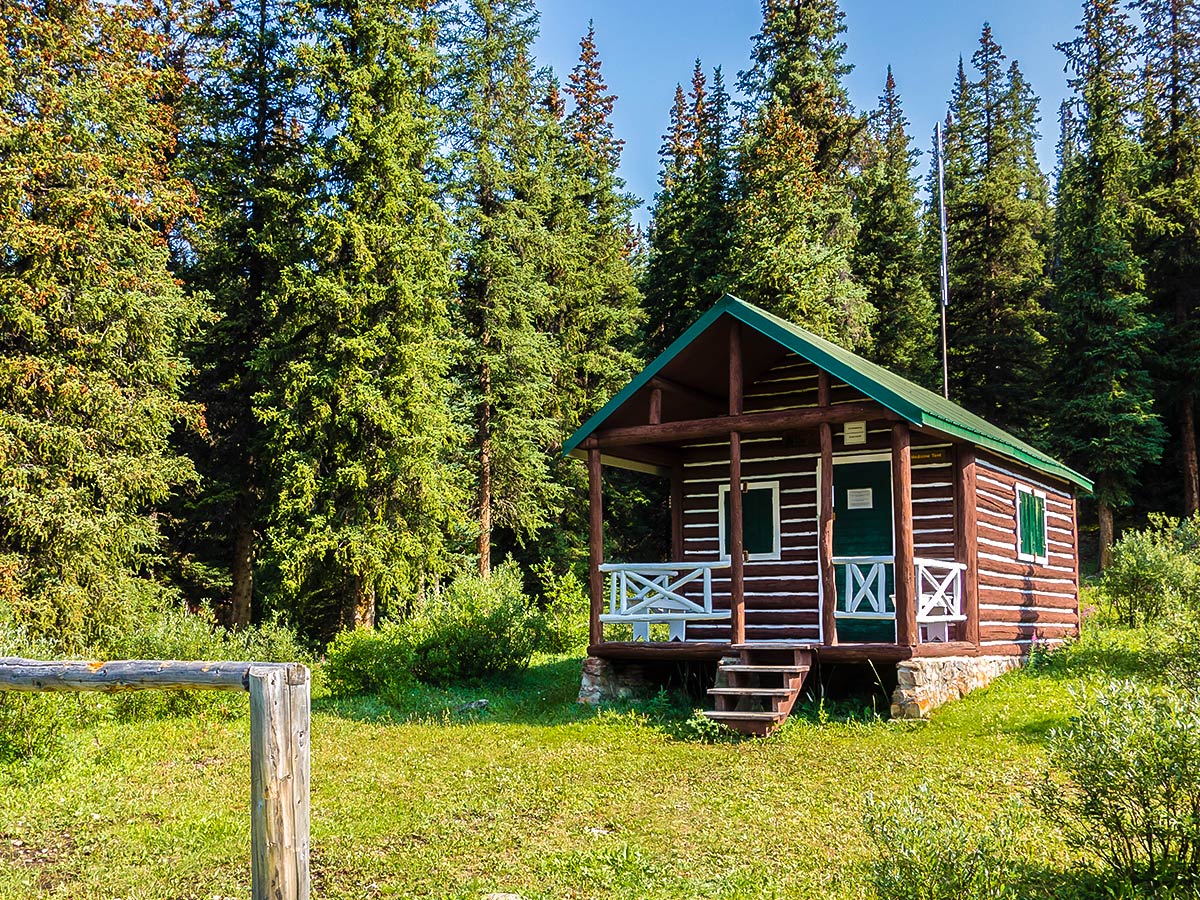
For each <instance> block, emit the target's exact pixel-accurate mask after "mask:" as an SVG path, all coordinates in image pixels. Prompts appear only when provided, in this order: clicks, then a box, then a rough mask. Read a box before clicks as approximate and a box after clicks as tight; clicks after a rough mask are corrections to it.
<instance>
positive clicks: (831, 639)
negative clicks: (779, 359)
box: [817, 369, 838, 645]
mask: <svg viewBox="0 0 1200 900" xmlns="http://www.w3.org/2000/svg"><path fill="white" fill-rule="evenodd" d="M817 405H818V406H828V405H829V373H828V372H826V371H825V370H823V369H822V370H821V371H820V372H819V373H818V374H817ZM818 431H819V432H820V435H821V466H820V471H821V483H820V484H819V485H817V497H818V498H819V502H820V504H821V505H820V508H819V509H818V510H817V572H818V574H819V575H820V578H821V639H822V642H823V643H825V644H829V645H833V644H836V643H837V642H838V641H837V619H836V618H835V617H834V612H835V611H836V609H837V573H836V572H835V571H834V568H833V427H832V426H831V425H830V424H829V423H828V422H822V423H821V424H820V426H818Z"/></svg>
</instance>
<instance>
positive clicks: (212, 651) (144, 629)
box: [100, 607, 308, 662]
mask: <svg viewBox="0 0 1200 900" xmlns="http://www.w3.org/2000/svg"><path fill="white" fill-rule="evenodd" d="M100 650H101V653H100V655H102V656H104V657H106V658H108V659H185V660H196V659H213V660H253V661H256V662H301V661H304V660H305V659H307V657H308V654H307V653H305V651H304V649H303V648H302V647H301V646H300V642H299V640H297V638H296V635H295V632H293V631H291V630H290V629H288V628H287V627H286V626H284V625H282V624H280V623H279V622H277V621H271V622H265V623H263V624H261V625H252V626H250V627H249V628H245V629H242V630H241V631H230V630H229V629H227V628H223V627H222V626H220V625H218V624H217V622H216V620H215V619H214V618H213V616H212V613H211V612H209V611H208V610H205V611H203V612H199V613H191V612H188V611H187V610H185V609H182V608H178V607H175V608H169V609H165V610H163V611H161V612H158V613H153V614H151V615H149V616H147V617H146V619H145V620H143V621H142V622H140V623H139V624H138V627H137V628H134V629H131V630H130V631H129V632H127V633H126V634H124V635H121V636H119V637H116V638H113V639H111V640H110V641H109V642H108V646H106V647H102V648H100Z"/></svg>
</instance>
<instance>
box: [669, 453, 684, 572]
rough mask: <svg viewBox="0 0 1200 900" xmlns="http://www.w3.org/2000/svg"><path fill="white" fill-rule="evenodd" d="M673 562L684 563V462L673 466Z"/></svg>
mask: <svg viewBox="0 0 1200 900" xmlns="http://www.w3.org/2000/svg"><path fill="white" fill-rule="evenodd" d="M671 561H672V562H682V561H683V462H682V461H680V462H677V463H675V465H673V466H671Z"/></svg>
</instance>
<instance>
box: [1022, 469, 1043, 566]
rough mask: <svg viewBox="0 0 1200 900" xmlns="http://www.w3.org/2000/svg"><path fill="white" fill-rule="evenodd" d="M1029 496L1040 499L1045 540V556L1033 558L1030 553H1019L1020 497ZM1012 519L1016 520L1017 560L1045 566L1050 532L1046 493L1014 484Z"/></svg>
mask: <svg viewBox="0 0 1200 900" xmlns="http://www.w3.org/2000/svg"><path fill="white" fill-rule="evenodd" d="M1022 494H1031V495H1033V496H1034V497H1041V498H1042V534H1043V535H1044V536H1045V539H1046V547H1045V549H1046V554H1045V555H1044V556H1034V555H1033V554H1032V553H1022V552H1021V543H1022V542H1021V495H1022ZM1013 501H1014V503H1013V505H1014V510H1013V517H1014V518H1015V519H1016V520H1017V559H1018V560H1019V561H1021V562H1034V563H1041V564H1042V565H1046V564H1047V563H1048V562H1050V532H1049V531H1048V529H1047V526H1048V525H1049V524H1050V523H1049V522H1048V521H1047V511H1048V509H1049V504H1048V503H1046V492H1045V491H1043V490H1039V489H1038V488H1035V487H1030V486H1029V485H1027V484H1021V482H1019V481H1018V482H1016V487H1015V490H1014V491H1013Z"/></svg>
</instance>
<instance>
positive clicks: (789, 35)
mask: <svg viewBox="0 0 1200 900" xmlns="http://www.w3.org/2000/svg"><path fill="white" fill-rule="evenodd" d="M844 30H845V26H844V25H843V23H842V13H841V12H840V10H839V9H838V8H837V4H836V2H835V0H764V2H763V24H762V28H761V30H760V31H759V33H758V35H757V36H756V37H755V41H754V63H753V66H752V67H751V69H750V70H749V71H747V72H744V73H743V74H742V79H741V86H742V90H743V92H744V93H746V94H747V96H748V97H749V98H750V105H749V108H748V110H747V113H748V115H747V118H748V126H747V130H746V131H745V133H744V135H743V137H742V144H741V153H740V181H739V204H738V208H737V223H738V226H737V233H736V237H735V241H734V243H735V248H736V249H735V251H734V253H733V260H734V262H733V267H732V268H733V289H734V290H735V292H737V293H738V294H739V295H740V296H742V297H743V298H744V299H747V300H751V301H753V302H756V303H758V304H760V305H762V306H765V307H767V308H769V309H771V310H773V311H775V312H778V313H780V314H781V315H783V316H786V317H788V318H791V319H793V320H794V321H796V322H798V323H800V324H802V325H804V326H805V327H806V328H809V329H811V330H812V331H814V332H816V333H817V334H820V335H821V336H823V337H826V338H829V339H831V340H834V341H837V342H839V343H842V344H845V345H847V346H859V347H861V346H865V345H866V344H867V342H868V341H869V329H870V322H871V319H872V316H873V310H872V308H871V306H870V304H869V303H868V302H867V301H866V295H865V291H863V289H862V288H861V287H860V286H859V285H857V284H855V283H854V281H853V280H852V278H851V256H852V248H853V245H854V242H855V232H856V225H855V222H854V216H853V211H852V208H851V184H852V181H853V179H854V175H855V168H856V163H857V160H856V158H855V157H856V153H857V150H858V145H859V138H860V135H861V133H862V130H863V128H864V119H863V118H862V117H860V116H858V115H856V114H855V113H854V112H853V110H852V109H851V107H850V102H849V99H848V97H847V94H846V90H845V87H844V86H843V84H842V81H841V79H842V78H843V77H844V76H845V75H846V73H848V72H849V71H850V67H849V65H848V64H846V63H845V62H844V60H843V56H844V54H845V49H846V47H845V44H843V43H842V41H841V34H842V32H843V31H844Z"/></svg>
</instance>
